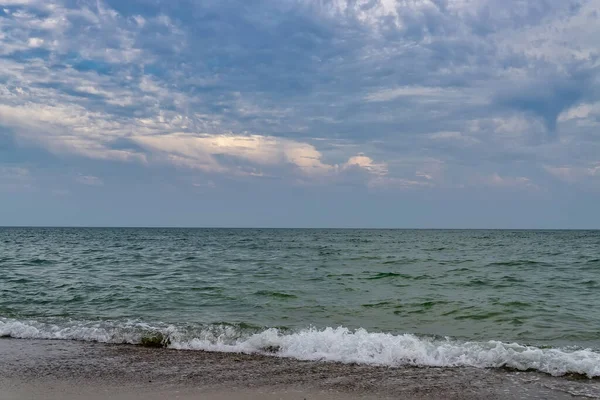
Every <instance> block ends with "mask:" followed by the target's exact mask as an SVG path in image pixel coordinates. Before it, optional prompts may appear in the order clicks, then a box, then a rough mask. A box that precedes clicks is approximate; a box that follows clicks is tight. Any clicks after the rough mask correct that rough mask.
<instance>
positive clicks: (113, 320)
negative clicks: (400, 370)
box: [0, 228, 600, 377]
mask: <svg viewBox="0 0 600 400" xmlns="http://www.w3.org/2000/svg"><path fill="white" fill-rule="evenodd" d="M159 332H160V333H161V334H162V335H163V337H164V338H165V341H166V340H167V338H168V342H165V344H168V346H170V347H174V348H179V349H200V350H215V351H244V352H259V353H269V354H270V353H273V354H274V355H279V356H285V357H294V358H299V359H312V360H315V359H317V360H319V359H322V360H333V361H342V362H359V363H370V364H380V365H390V366H399V365H430V366H464V365H469V366H477V367H510V368H516V369H522V370H525V369H535V370H540V371H543V372H547V373H550V374H553V375H562V374H565V373H577V374H584V375H587V376H590V377H592V376H600V231H483V230H473V231H468V230H467V231H437V230H426V231H420V230H294V229H290V230H285V229H282V230H276V229H133V228H132V229H84V228H0V336H6V337H14V338H41V339H73V340H87V341H100V342H109V343H132V344H137V343H140V341H141V340H142V338H144V337H148V336H152V335H156V334H157V333H159Z"/></svg>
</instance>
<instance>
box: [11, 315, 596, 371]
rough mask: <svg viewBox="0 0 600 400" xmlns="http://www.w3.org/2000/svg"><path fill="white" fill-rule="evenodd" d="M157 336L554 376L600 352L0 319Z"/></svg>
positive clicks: (93, 334) (173, 341) (298, 355)
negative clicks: (503, 369)
mask: <svg viewBox="0 0 600 400" xmlns="http://www.w3.org/2000/svg"><path fill="white" fill-rule="evenodd" d="M153 335H154V336H156V335H159V336H160V337H163V338H165V339H166V340H164V341H163V344H164V346H165V347H169V348H173V349H180V350H203V351H215V352H240V353H255V354H268V355H273V356H279V357H289V358H295V359H299V360H318V361H334V362H342V363H359V364H369V365H380V366H390V367H400V366H422V367H467V366H468V367H478V368H511V369H517V370H537V371H541V372H545V373H547V374H550V375H554V376H561V375H565V374H581V375H586V376H588V377H590V378H592V377H597V376H600V352H598V351H597V350H593V349H580V348H579V349H577V348H538V347H534V346H526V345H522V344H517V343H503V342H500V341H481V342H478V341H469V342H465V341H458V340H453V339H449V338H445V339H439V338H432V337H420V336H416V335H413V334H398V335H395V334H391V333H376V332H368V331H366V330H364V329H357V330H350V329H347V328H343V327H338V328H325V329H316V328H307V329H303V330H299V331H288V330H285V329H275V328H271V329H260V328H258V327H252V326H248V325H236V324H216V325H207V326H203V327H198V326H195V327H192V326H174V325H166V324H147V323H142V322H138V321H129V322H122V321H102V322H98V321H64V320H61V321H59V320H56V321H36V320H16V319H9V318H0V336H2V337H12V338H21V339H63V340H80V341H94V342H102V343H123V344H125V343H127V344H141V343H143V342H144V338H147V337H151V336H153Z"/></svg>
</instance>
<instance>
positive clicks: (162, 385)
mask: <svg viewBox="0 0 600 400" xmlns="http://www.w3.org/2000/svg"><path fill="white" fill-rule="evenodd" d="M0 358H1V359H2V362H1V363H0V365H1V374H0V393H2V398H3V399H4V400H16V399H19V400H20V399H47V400H51V399H67V400H68V399H80V398H86V399H104V398H111V399H123V400H134V399H167V398H178V399H214V400H233V399H284V400H294V399H322V400H337V399H434V398H435V399H481V398H486V399H523V398H527V399H548V398H551V399H572V398H574V397H581V398H596V397H600V382H598V381H597V380H592V379H574V378H572V379H569V378H565V377H562V378H556V377H551V376H549V375H546V374H542V373H537V372H515V371H507V370H492V369H477V368H416V367H403V368H389V367H375V366H369V365H358V364H342V363H331V362H318V361H299V360H294V359H289V358H281V357H274V356H265V355H256V354H253V355H250V354H238V353H214V352H203V351H179V350H171V349H151V348H143V347H140V346H131V345H113V344H102V343H90V342H71V341H51V340H18V339H1V340H0Z"/></svg>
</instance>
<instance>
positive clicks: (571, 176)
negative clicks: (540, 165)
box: [544, 162, 600, 183]
mask: <svg viewBox="0 0 600 400" xmlns="http://www.w3.org/2000/svg"><path fill="white" fill-rule="evenodd" d="M544 169H545V170H546V172H548V173H549V174H551V175H553V176H554V177H556V178H558V179H560V180H562V181H565V182H569V183H577V182H582V181H585V180H587V179H589V178H595V177H598V178H600V162H598V163H596V164H593V165H589V166H573V165H562V166H550V165H545V166H544Z"/></svg>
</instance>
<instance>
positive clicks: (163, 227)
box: [0, 225, 600, 231]
mask: <svg viewBox="0 0 600 400" xmlns="http://www.w3.org/2000/svg"><path fill="white" fill-rule="evenodd" d="M2 228H40V229H44V228H45V229H240V230H242V229H257V230H258V229H265V230H266V229H273V230H275V229H281V230H284V229H287V230H294V229H295V230H382V231H383V230H387V231H393V230H396V231H598V230H600V228H411V227H404V228H401V227H294V226H290V227H282V226H280V227H274V226H172V225H164V226H161V225H147V226H134V225H131V226H128V225H121V226H119V225H115V226H111V225H0V229H2Z"/></svg>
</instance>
